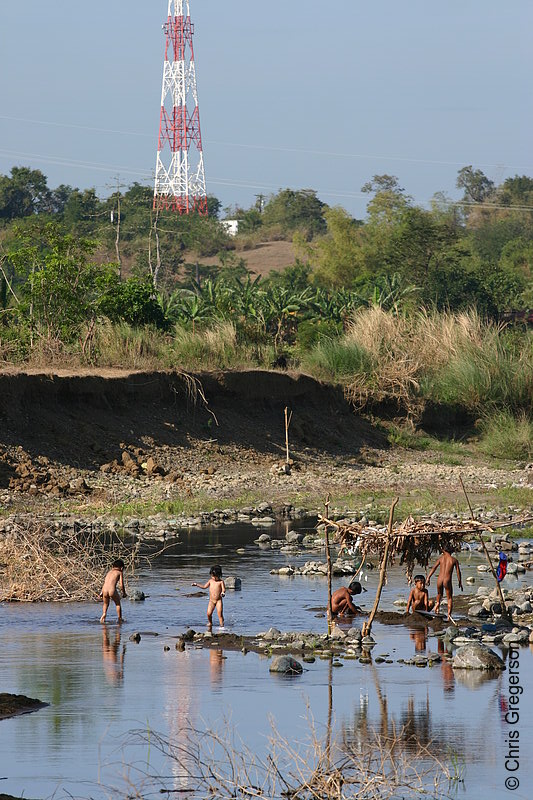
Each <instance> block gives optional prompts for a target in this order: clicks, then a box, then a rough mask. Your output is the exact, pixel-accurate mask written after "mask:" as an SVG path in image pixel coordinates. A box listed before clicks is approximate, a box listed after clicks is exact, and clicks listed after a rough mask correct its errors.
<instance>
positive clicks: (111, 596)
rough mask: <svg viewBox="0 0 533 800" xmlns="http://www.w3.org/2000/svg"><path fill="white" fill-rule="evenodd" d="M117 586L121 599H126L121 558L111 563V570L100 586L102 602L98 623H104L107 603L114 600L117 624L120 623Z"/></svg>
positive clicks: (120, 609)
mask: <svg viewBox="0 0 533 800" xmlns="http://www.w3.org/2000/svg"><path fill="white" fill-rule="evenodd" d="M119 585H120V591H121V592H122V597H127V595H126V588H125V586H124V562H123V560H122V559H121V558H117V560H116V561H113V563H112V565H111V569H110V570H109V572H108V573H107V575H106V576H105V579H104V585H103V586H102V591H101V592H100V597H102V598H103V601H104V607H103V609H102V616H101V617H100V622H105V619H106V616H107V609H108V608H109V603H110V601H111V600H114V602H115V605H116V607H117V617H118V621H119V623H121V622H122V608H121V605H120V595H119V593H118V588H117V587H118V586H119Z"/></svg>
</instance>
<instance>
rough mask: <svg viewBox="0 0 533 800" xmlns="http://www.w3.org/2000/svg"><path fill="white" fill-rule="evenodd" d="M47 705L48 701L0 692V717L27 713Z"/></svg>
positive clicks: (4, 717) (5, 717)
mask: <svg viewBox="0 0 533 800" xmlns="http://www.w3.org/2000/svg"><path fill="white" fill-rule="evenodd" d="M47 705H48V703H43V702H42V700H34V699H33V698H31V697H26V696H25V695H23V694H7V693H6V692H0V719H7V717H14V716H15V715H17V714H27V713H29V712H30V711H37V710H38V709H39V708H44V707H45V706H47Z"/></svg>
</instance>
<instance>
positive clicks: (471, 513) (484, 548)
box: [459, 475, 510, 619]
mask: <svg viewBox="0 0 533 800" xmlns="http://www.w3.org/2000/svg"><path fill="white" fill-rule="evenodd" d="M459 480H460V481H461V486H462V487H463V492H464V493H465V497H466V502H467V503H468V508H469V509H470V515H471V517H472V519H474V512H473V511H472V506H471V505H470V500H469V498H468V495H467V493H466V488H465V485H464V483H463V479H462V477H461V476H460V475H459ZM478 537H479V541H480V542H481V546H482V548H483V552H484V553H485V556H486V558H487V561H488V564H489V567H490V571H491V572H492V574H493V576H494V580H495V581H496V589H497V590H498V595H499V597H500V605H501V607H502V617H506V619H510V615H509V612H508V611H507V605H506V603H505V598H504V596H503V592H502V587H501V586H500V582H499V580H498V576H497V575H496V570H495V569H494V565H493V563H492V559H491V557H490V554H489V551H488V550H487V547H486V545H485V540H484V539H483V534H482V533H481V532H480V533H479V534H478Z"/></svg>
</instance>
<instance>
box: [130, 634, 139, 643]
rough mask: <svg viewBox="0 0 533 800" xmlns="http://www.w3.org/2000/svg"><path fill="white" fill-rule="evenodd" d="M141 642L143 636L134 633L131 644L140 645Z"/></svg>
mask: <svg viewBox="0 0 533 800" xmlns="http://www.w3.org/2000/svg"><path fill="white" fill-rule="evenodd" d="M140 641H141V634H140V633H138V632H137V633H132V634H131V636H130V642H135V644H139V642H140Z"/></svg>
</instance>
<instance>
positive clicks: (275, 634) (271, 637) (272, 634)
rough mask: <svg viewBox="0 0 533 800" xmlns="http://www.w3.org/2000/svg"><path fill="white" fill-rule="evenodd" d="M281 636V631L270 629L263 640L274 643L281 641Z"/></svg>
mask: <svg viewBox="0 0 533 800" xmlns="http://www.w3.org/2000/svg"><path fill="white" fill-rule="evenodd" d="M280 636H281V631H279V630H278V629H277V628H269V629H268V631H267V632H266V633H264V634H263V639H264V641H265V642H273V641H275V640H276V639H279V638H280Z"/></svg>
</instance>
